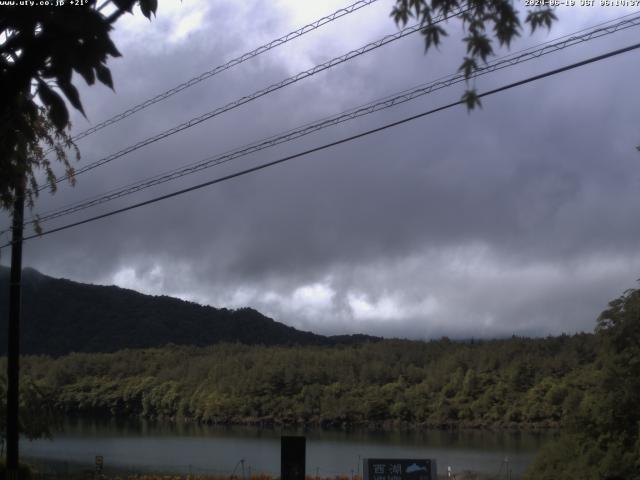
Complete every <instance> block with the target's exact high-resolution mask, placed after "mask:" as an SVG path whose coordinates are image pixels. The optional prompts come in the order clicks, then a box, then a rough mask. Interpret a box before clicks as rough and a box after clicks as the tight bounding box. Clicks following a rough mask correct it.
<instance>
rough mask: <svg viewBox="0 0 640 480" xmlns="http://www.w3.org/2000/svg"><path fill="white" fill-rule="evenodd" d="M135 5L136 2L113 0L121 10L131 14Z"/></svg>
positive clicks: (132, 0)
mask: <svg viewBox="0 0 640 480" xmlns="http://www.w3.org/2000/svg"><path fill="white" fill-rule="evenodd" d="M135 3H136V2H135V0H113V4H114V5H115V6H116V7H118V9H119V10H124V11H125V12H129V13H131V10H132V9H133V6H134V5H135Z"/></svg>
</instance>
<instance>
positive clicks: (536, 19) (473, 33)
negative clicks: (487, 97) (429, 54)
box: [391, 0, 557, 110]
mask: <svg viewBox="0 0 640 480" xmlns="http://www.w3.org/2000/svg"><path fill="white" fill-rule="evenodd" d="M458 11H462V13H460V14H459V15H457V18H459V19H460V21H461V22H462V27H463V31H464V34H465V37H464V38H463V39H462V40H463V42H464V43H465V44H466V55H465V57H464V59H463V61H462V64H461V65H460V68H459V71H461V72H463V73H464V76H465V78H466V79H467V84H468V80H469V79H470V78H471V76H472V75H473V73H474V72H475V71H477V70H478V69H479V68H480V67H479V65H480V64H481V63H484V64H486V63H487V59H488V58H490V57H491V56H493V55H495V45H496V42H497V45H498V46H499V47H503V46H506V47H510V45H511V42H512V41H513V40H514V38H516V37H518V36H520V34H521V32H522V23H521V22H520V17H519V12H518V11H517V10H516V9H515V8H514V7H513V5H512V2H511V1H510V0H469V1H463V0H396V4H395V6H394V7H393V10H392V11H391V17H392V18H393V19H394V20H395V22H396V23H397V24H398V25H402V26H404V25H406V24H407V23H408V22H409V20H410V19H412V18H415V19H417V20H418V21H420V24H421V27H422V30H421V32H422V35H423V36H424V42H425V51H429V49H430V48H432V47H438V45H440V43H441V41H442V39H443V37H445V36H447V31H446V30H445V29H444V27H443V26H442V25H441V24H440V23H436V22H435V20H434V19H435V18H438V17H441V16H445V17H449V16H451V15H452V14H453V12H458ZM555 20H557V17H556V15H555V14H554V12H553V9H552V8H550V7H544V6H542V7H537V8H536V9H534V10H530V11H529V12H528V13H527V16H526V17H525V19H524V24H527V25H529V27H530V29H531V33H533V32H535V31H536V29H538V28H542V27H545V28H547V29H550V28H551V25H552V24H553V22H554V21H555ZM462 100H463V101H464V103H465V105H466V106H467V109H468V110H472V109H474V108H475V107H476V106H480V105H481V104H480V101H479V99H478V95H477V93H476V91H475V90H474V89H468V90H467V91H466V92H465V94H464V95H463V97H462Z"/></svg>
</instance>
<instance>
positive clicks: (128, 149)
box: [38, 7, 467, 191]
mask: <svg viewBox="0 0 640 480" xmlns="http://www.w3.org/2000/svg"><path fill="white" fill-rule="evenodd" d="M466 8H467V7H460V8H458V9H457V10H456V13H451V14H449V15H441V16H440V17H437V18H436V20H434V22H433V23H440V22H443V21H445V20H448V19H449V18H452V17H455V16H457V15H460V14H461V13H463V12H464V11H465V9H466ZM421 28H422V27H421V26H420V25H419V24H418V25H413V26H411V27H407V28H404V29H402V30H400V31H399V32H397V33H394V34H391V35H386V36H385V37H382V38H381V39H379V40H376V41H374V42H371V43H368V44H367V45H365V46H363V47H360V48H358V49H356V50H351V51H350V52H348V53H345V54H344V55H341V56H339V57H335V58H333V59H331V60H329V61H327V62H324V63H321V64H319V65H316V66H315V67H313V68H310V69H309V70H305V71H303V72H300V73H298V74H296V75H293V76H291V77H288V78H286V79H284V80H282V81H280V82H278V83H274V84H272V85H270V86H268V87H266V88H263V89H262V90H258V91H256V92H254V93H252V94H250V95H246V96H244V97H241V98H239V99H237V100H235V101H233V102H230V103H228V104H226V105H224V106H222V107H218V108H216V109H215V110H212V111H210V112H207V113H205V114H203V115H200V116H198V117H195V118H192V119H191V120H189V121H187V122H184V123H181V124H180V125H177V126H175V127H173V128H170V129H168V130H165V131H164V132H161V133H158V134H156V135H154V136H152V137H148V138H146V139H144V140H141V141H140V142H138V143H135V144H133V145H130V146H128V147H126V148H123V149H122V150H119V151H118V152H115V153H112V154H111V155H108V156H106V157H103V158H101V159H100V160H96V161H95V162H93V163H90V164H89V165H86V166H85V167H82V168H80V169H78V170H76V172H75V175H76V176H77V175H80V174H82V173H85V172H88V171H90V170H93V169H94V168H97V167H100V166H102V165H104V164H106V163H109V162H111V161H113V160H115V159H117V158H120V157H123V156H124V155H127V154H129V153H131V152H134V151H135V150H138V149H140V148H142V147H145V146H147V145H150V144H152V143H155V142H157V141H158V140H162V139H164V138H166V137H169V136H171V135H173V134H175V133H178V132H181V131H183V130H186V129H187V128H191V127H193V126H195V125H198V124H200V123H202V122H204V121H205V120H209V119H211V118H213V117H216V116H218V115H221V114H222V113H225V112H228V111H229V110H233V109H234V108H237V107H239V106H241V105H244V104H245V103H249V102H251V101H253V100H256V99H258V98H260V97H263V96H265V95H267V94H269V93H272V92H275V91H277V90H280V89H282V88H284V87H287V86H289V85H292V84H294V83H296V82H298V81H300V80H302V79H304V78H307V77H311V76H313V75H315V74H317V73H319V72H322V71H324V70H327V69H329V68H331V67H335V66H336V65H339V64H341V63H344V62H347V61H349V60H352V59H353V58H356V57H359V56H360V55H364V54H365V53H368V52H371V51H373V50H376V49H378V48H380V47H382V46H383V45H386V44H388V43H391V42H394V41H396V40H399V39H401V38H404V37H406V36H407V35H411V34H412V33H416V32H418V31H420V30H421ZM68 178H69V176H68V175H65V176H63V177H61V178H59V179H56V181H55V182H56V183H60V182H62V181H63V180H67V179H68ZM46 188H47V186H46V185H43V186H41V187H40V188H39V190H38V191H41V190H44V189H46Z"/></svg>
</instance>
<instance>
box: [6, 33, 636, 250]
mask: <svg viewBox="0 0 640 480" xmlns="http://www.w3.org/2000/svg"><path fill="white" fill-rule="evenodd" d="M638 48H640V43H636V44H634V45H631V46H628V47H625V48H620V49H618V50H613V51H611V52H609V53H605V54H603V55H598V56H595V57H591V58H588V59H586V60H582V61H580V62H577V63H572V64H570V65H566V66H564V67H561V68H557V69H554V70H549V71H547V72H545V73H541V74H539V75H534V76H531V77H528V78H526V79H524V80H519V81H517V82H513V83H509V84H507V85H503V86H502V87H498V88H495V89H493V90H489V91H487V92H484V93H481V94H478V96H477V97H478V98H484V97H487V96H490V95H494V94H496V93H500V92H504V91H506V90H510V89H512V88H515V87H519V86H521V85H525V84H527V83H532V82H535V81H537V80H541V79H544V78H547V77H551V76H553V75H557V74H559V73H563V72H566V71H569V70H573V69H575V68H578V67H582V66H584V65H588V64H591V63H595V62H599V61H601V60H605V59H607V58H611V57H614V56H617V55H621V54H623V53H626V52H630V51H632V50H636V49H638ZM464 103H465V102H464V100H458V101H457V102H452V103H449V104H447V105H443V106H441V107H438V108H434V109H432V110H428V111H426V112H422V113H419V114H417V115H412V116H410V117H406V118H403V119H402V120H398V121H395V122H392V123H388V124H385V125H383V126H381V127H377V128H373V129H371V130H367V131H365V132H361V133H358V134H356V135H351V136H349V137H345V138H343V139H340V140H336V141H335V142H330V143H326V144H324V145H321V146H319V147H315V148H311V149H308V150H305V151H303V152H299V153H296V154H293V155H289V156H286V157H283V158H280V159H278V160H274V161H272V162H267V163H263V164H261V165H257V166H255V167H251V168H248V169H245V170H241V171H239V172H236V173H232V174H229V175H225V176H223V177H218V178H216V179H213V180H209V181H207V182H204V183H200V184H197V185H193V186H191V187H188V188H184V189H181V190H178V191H175V192H172V193H168V194H165V195H161V196H158V197H155V198H152V199H150V200H146V201H144V202H139V203H135V204H133V205H129V206H127V207H123V208H119V209H116V210H112V211H110V212H107V213H103V214H101V215H96V216H94V217H90V218H87V219H85V220H80V221H78V222H73V223H69V224H67V225H63V226H61V227H57V228H53V229H50V230H47V231H45V232H42V233H40V234H36V235H29V236H27V237H24V238H23V239H22V240H31V239H33V238H37V237H42V236H45V235H49V234H52V233H56V232H60V231H62V230H67V229H69V228H73V227H77V226H79V225H84V224H86V223H90V222H93V221H96V220H100V219H103V218H106V217H110V216H113V215H116V214H119V213H123V212H127V211H129V210H133V209H136V208H139V207H143V206H146V205H151V204H153V203H156V202H159V201H162V200H167V199H169V198H173V197H177V196H179V195H183V194H185V193H188V192H192V191H195V190H200V189H201V188H204V187H208V186H211V185H215V184H217V183H221V182H224V181H227V180H231V179H233V178H237V177H241V176H244V175H247V174H249V173H253V172H256V171H258V170H264V169H266V168H268V167H272V166H275V165H279V164H281V163H284V162H287V161H289V160H293V159H295V158H299V157H303V156H306V155H309V154H311V153H316V152H319V151H322V150H326V149H328V148H331V147H335V146H337V145H341V144H343V143H347V142H350V141H353V140H356V139H359V138H362V137H366V136H368V135H372V134H374V133H378V132H381V131H383V130H387V129H389V128H393V127H397V126H399V125H402V124H405V123H408V122H411V121H413V120H417V119H419V118H422V117H426V116H428V115H432V114H434V113H438V112H441V111H443V110H447V109H450V108H452V107H455V106H457V105H462V104H464ZM10 245H11V242H9V243H7V244H5V245H2V246H1V247H0V249H2V248H6V247H8V246H10Z"/></svg>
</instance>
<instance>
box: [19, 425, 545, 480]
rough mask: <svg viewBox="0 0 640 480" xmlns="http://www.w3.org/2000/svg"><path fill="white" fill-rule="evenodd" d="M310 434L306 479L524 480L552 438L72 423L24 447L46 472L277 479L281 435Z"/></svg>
mask: <svg viewBox="0 0 640 480" xmlns="http://www.w3.org/2000/svg"><path fill="white" fill-rule="evenodd" d="M291 434H294V435H305V436H306V438H307V474H308V475H319V476H321V477H329V476H336V475H339V474H345V475H351V474H360V473H361V470H362V458H367V457H369V458H403V457H404V458H435V459H436V461H437V463H438V471H439V472H440V473H444V472H446V470H447V466H451V467H452V471H453V472H461V471H464V470H473V471H476V472H482V473H489V474H497V473H498V472H500V471H502V472H504V471H506V468H507V465H508V468H509V469H511V470H512V472H513V474H514V477H517V476H519V475H521V474H522V472H523V471H524V470H525V469H526V467H527V465H529V463H531V461H532V460H533V458H534V456H535V453H536V452H537V450H538V449H539V448H540V447H541V445H543V444H544V443H545V442H546V441H548V440H550V439H551V438H552V437H553V434H552V433H550V432H540V433H535V432H494V431H486V430H482V431H474V430H465V431H458V432H451V431H439V430H431V431H427V432H371V431H361V430H358V431H349V432H345V431H336V430H307V431H302V430H296V429H277V428H258V427H220V426H206V425H196V424H190V423H170V422H165V423H163V422H149V421H116V420H101V421H99V420H79V419H73V420H66V421H65V422H64V424H63V427H62V431H59V432H55V433H54V438H53V440H37V441H33V442H28V441H26V440H22V441H21V445H20V451H21V455H23V456H24V457H25V458H30V459H32V462H33V463H35V464H36V465H39V466H40V468H41V469H43V470H51V469H57V470H60V469H87V468H95V456H96V455H101V456H103V458H104V468H105V471H107V470H109V469H117V470H126V471H129V472H133V473H138V472H150V471H155V472H171V473H193V474H217V473H220V474H222V473H225V474H228V473H232V472H234V471H235V473H236V474H237V475H239V476H241V475H242V473H243V472H242V471H243V469H244V473H245V474H246V475H248V474H249V473H269V474H274V475H279V471H280V435H291Z"/></svg>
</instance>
